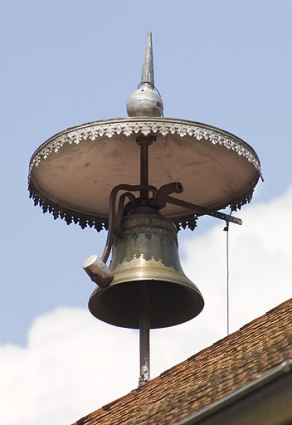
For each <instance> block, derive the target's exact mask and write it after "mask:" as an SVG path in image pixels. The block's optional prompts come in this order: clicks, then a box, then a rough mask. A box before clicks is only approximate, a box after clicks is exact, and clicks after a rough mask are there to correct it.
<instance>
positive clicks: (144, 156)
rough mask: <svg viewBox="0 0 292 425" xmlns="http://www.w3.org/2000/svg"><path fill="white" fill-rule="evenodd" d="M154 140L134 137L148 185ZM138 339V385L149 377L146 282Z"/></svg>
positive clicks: (144, 197)
mask: <svg viewBox="0 0 292 425" xmlns="http://www.w3.org/2000/svg"><path fill="white" fill-rule="evenodd" d="M155 140H156V137H155V136H153V135H151V134H150V135H148V136H144V135H140V136H138V137H137V138H136V142H137V144H138V145H139V146H140V184H141V185H148V178H149V170H148V167H149V164H148V147H149V145H151V144H152V143H153V142H154V141H155ZM148 199H149V191H148V190H141V191H140V205H148ZM139 291H140V292H139V315H140V316H139V329H140V332H139V339H140V377H139V386H140V385H143V384H145V382H147V381H149V379H150V344H149V341H150V310H149V301H150V297H149V287H148V284H147V282H143V283H142V282H141V283H140V284H139Z"/></svg>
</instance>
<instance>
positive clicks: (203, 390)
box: [73, 299, 292, 425]
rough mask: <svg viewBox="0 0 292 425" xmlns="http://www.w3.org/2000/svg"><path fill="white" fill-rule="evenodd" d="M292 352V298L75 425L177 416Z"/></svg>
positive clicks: (168, 420) (117, 424)
mask: <svg viewBox="0 0 292 425" xmlns="http://www.w3.org/2000/svg"><path fill="white" fill-rule="evenodd" d="M288 358H292V299H290V300H288V301H286V302H284V303H283V304H281V305H279V306H278V307H276V308H273V309H272V310H270V311H269V312H267V313H266V314H264V315H263V316H261V317H259V318H257V319H255V320H253V321H252V322H250V323H248V324H247V325H245V326H243V327H242V328H241V329H240V330H239V331H237V332H234V333H233V334H231V335H229V336H227V337H225V338H223V339H221V340H219V341H218V342H216V343H215V344H213V345H212V346H210V347H208V348H206V349H204V350H202V351H200V352H199V353H197V354H195V355H193V356H192V357H190V358H189V359H188V360H186V361H184V362H182V363H180V364H178V365H176V366H174V367H172V368H171V369H169V370H167V371H165V372H163V373H162V374H161V375H160V376H159V377H157V378H154V379H152V380H151V381H149V382H148V383H146V384H145V385H143V386H141V387H139V388H137V389H135V390H133V391H132V392H131V393H129V394H127V395H125V396H124V397H121V398H120V399H118V400H116V401H113V402H112V403H109V404H107V405H106V406H104V407H102V408H100V409H98V410H96V411H95V412H93V413H91V414H89V415H87V416H85V417H84V418H82V419H80V420H79V421H77V422H76V423H75V424H73V425H123V424H127V425H131V424H135V425H138V424H141V425H143V424H145V425H146V424H147V425H151V424H153V425H154V424H155V425H156V424H158V423H159V424H161V425H167V424H171V423H174V422H177V421H179V420H181V419H183V418H185V417H187V416H189V415H190V414H193V413H195V412H198V411H200V410H201V409H203V408H204V407H206V406H208V405H210V404H211V403H213V402H215V401H218V400H220V399H221V398H222V397H225V396H226V395H228V394H230V393H232V392H233V391H235V390H237V389H239V388H241V387H243V386H244V385H246V384H248V383H250V382H252V381H253V380H255V379H256V378H258V377H260V376H262V375H263V374H264V373H266V372H267V371H268V370H270V369H272V368H273V367H275V366H276V365H278V364H280V363H281V362H282V361H284V360H286V359H288Z"/></svg>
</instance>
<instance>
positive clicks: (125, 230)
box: [89, 207, 204, 329]
mask: <svg viewBox="0 0 292 425" xmlns="http://www.w3.org/2000/svg"><path fill="white" fill-rule="evenodd" d="M109 269H110V271H111V273H112V275H113V280H112V282H111V283H110V285H109V286H107V287H106V288H102V287H97V288H96V289H95V291H94V292H93V294H92V295H91V297H90V300H89V310H90V311H91V313H92V314H93V315H94V316H95V317H97V318H98V319H100V320H103V321H104V322H107V323H110V324H112V325H116V326H121V327H125V328H134V329H139V311H140V304H139V296H140V295H139V293H140V288H141V284H142V283H144V284H145V283H146V284H147V287H148V294H149V320H150V328H152V329H153V328H164V327H168V326H173V325H177V324H180V323H183V322H186V321H188V320H190V319H192V318H194V317H195V316H197V315H198V314H199V313H200V312H201V310H202V309H203V306H204V300H203V297H202V295H201V293H200V291H199V289H198V288H197V287H196V286H195V285H194V283H192V282H191V281H190V280H189V279H188V278H187V277H186V276H185V274H184V272H183V270H182V267H181V264H180V260H179V255H178V242H177V229H176V226H175V225H174V223H173V222H172V221H171V220H170V219H168V218H166V217H165V216H163V215H161V214H160V213H159V212H158V211H157V210H154V209H153V208H151V207H144V208H137V211H134V212H132V211H131V213H129V214H128V215H126V216H125V217H124V218H123V219H122V222H121V228H120V232H119V233H116V234H115V237H114V241H113V250H112V261H111V264H110V267H109Z"/></svg>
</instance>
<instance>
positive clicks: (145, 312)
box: [139, 282, 150, 386]
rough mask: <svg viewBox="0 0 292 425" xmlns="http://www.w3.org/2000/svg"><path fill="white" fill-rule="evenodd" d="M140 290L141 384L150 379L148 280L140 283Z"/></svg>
mask: <svg viewBox="0 0 292 425" xmlns="http://www.w3.org/2000/svg"><path fill="white" fill-rule="evenodd" d="M139 290H140V293H139V301H140V303H139V304H140V305H139V307H140V317H139V328H140V333H139V339H140V377H139V386H140V385H143V384H145V382H147V381H149V379H150V312H149V288H148V284H147V282H143V283H140V284H139Z"/></svg>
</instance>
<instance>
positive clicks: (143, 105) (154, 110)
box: [127, 32, 163, 117]
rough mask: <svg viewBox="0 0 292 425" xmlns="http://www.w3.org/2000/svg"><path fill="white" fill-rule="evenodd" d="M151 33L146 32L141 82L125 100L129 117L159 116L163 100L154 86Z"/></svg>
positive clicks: (161, 111) (161, 112)
mask: <svg viewBox="0 0 292 425" xmlns="http://www.w3.org/2000/svg"><path fill="white" fill-rule="evenodd" d="M153 69H154V68H153V50H152V33H151V32H148V35H147V43H146V50H145V57H144V63H143V70H142V76H141V83H140V84H139V87H138V90H136V91H134V93H132V94H131V96H130V97H129V99H128V102H127V112H128V115H129V117H161V116H162V114H163V102H162V99H161V97H160V95H159V94H158V93H157V91H156V89H155V86H154V70H153Z"/></svg>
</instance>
